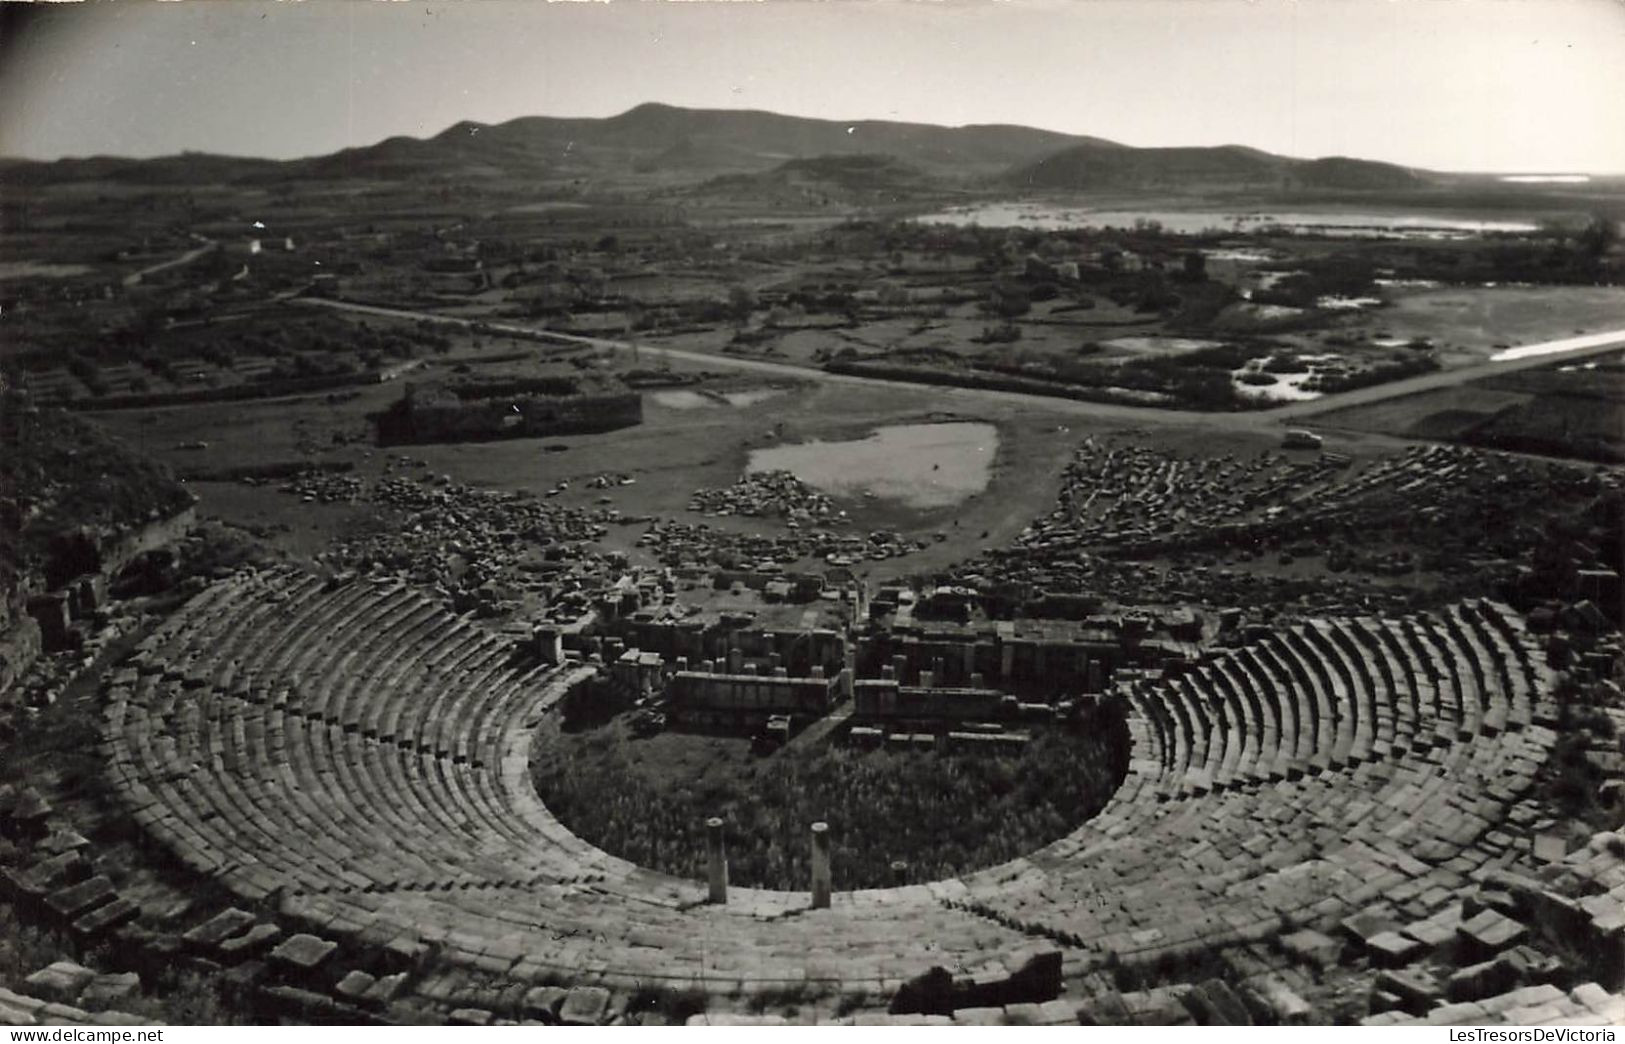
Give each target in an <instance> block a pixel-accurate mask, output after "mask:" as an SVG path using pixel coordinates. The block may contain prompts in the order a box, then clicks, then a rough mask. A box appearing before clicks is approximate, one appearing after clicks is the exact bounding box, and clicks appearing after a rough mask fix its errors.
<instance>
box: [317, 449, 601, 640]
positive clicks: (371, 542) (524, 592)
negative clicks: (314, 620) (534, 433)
mask: <svg viewBox="0 0 1625 1044" xmlns="http://www.w3.org/2000/svg"><path fill="white" fill-rule="evenodd" d="M365 499H366V500H367V501H369V502H371V503H375V504H383V505H387V506H389V507H392V508H395V509H397V510H398V511H399V512H400V513H401V514H400V518H399V519H398V521H397V522H395V523H394V524H392V525H389V526H386V527H381V528H379V529H376V530H373V531H370V532H364V533H359V534H354V535H351V536H348V537H344V538H341V539H339V540H337V541H335V543H334V545H333V547H332V548H331V549H330V550H329V551H327V552H326V553H325V554H324V555H323V556H322V560H323V561H324V562H325V563H326V564H328V565H329V566H330V567H333V568H338V569H356V570H361V571H365V572H374V573H380V572H381V573H387V574H391V575H395V576H400V577H402V578H404V579H408V580H411V581H412V582H413V583H416V584H419V585H421V586H423V587H424V588H426V589H428V590H431V591H436V592H437V593H439V594H441V595H442V596H443V597H445V598H446V599H447V600H448V601H449V602H450V603H451V604H452V605H453V607H454V608H456V609H458V610H459V611H468V610H470V609H476V610H479V611H481V612H482V613H485V614H489V615H498V614H501V613H504V612H508V611H511V610H513V609H514V608H516V607H518V606H519V605H521V604H524V605H528V606H529V607H531V608H537V607H540V606H546V605H553V604H558V603H561V600H564V599H565V596H566V595H567V594H569V593H571V592H575V591H578V590H580V589H582V588H587V587H592V586H596V585H599V584H601V583H602V582H605V581H607V580H608V579H609V578H610V577H611V574H612V571H613V567H612V563H611V560H610V557H609V556H607V555H605V554H603V553H601V552H599V551H597V550H595V549H594V548H593V547H592V544H593V542H594V541H597V540H598V539H599V538H601V537H603V536H604V534H605V533H606V532H608V527H609V524H610V523H611V522H614V521H618V518H616V517H615V516H614V514H613V513H612V512H608V511H583V510H580V509H577V508H566V507H559V506H555V505H552V504H548V503H545V502H543V501H540V500H538V499H536V498H535V497H533V496H531V495H529V494H527V493H522V492H498V491H493V490H486V489H480V488H477V487H473V486H463V485H457V484H452V485H446V486H441V485H432V484H426V483H424V482H421V481H414V480H412V479H409V478H404V477H400V476H393V477H390V478H385V479H383V480H382V481H380V482H378V483H377V484H376V485H374V486H373V487H372V488H371V489H370V490H368V491H367V492H366V494H365Z"/></svg>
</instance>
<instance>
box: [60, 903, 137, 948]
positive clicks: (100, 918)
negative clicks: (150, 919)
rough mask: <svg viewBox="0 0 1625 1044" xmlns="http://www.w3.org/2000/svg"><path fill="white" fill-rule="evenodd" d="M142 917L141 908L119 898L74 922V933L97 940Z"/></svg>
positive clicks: (83, 937)
mask: <svg viewBox="0 0 1625 1044" xmlns="http://www.w3.org/2000/svg"><path fill="white" fill-rule="evenodd" d="M140 915H141V907H140V906H138V905H137V904H135V903H134V902H132V901H130V900H129V899H126V898H124V897H123V896H119V897H118V898H117V899H114V900H113V901H112V902H110V903H107V904H106V905H104V906H98V907H97V908H96V909H94V910H92V911H90V912H89V913H87V914H85V915H83V916H81V917H79V918H78V919H76V920H75V921H74V922H73V933H74V934H75V935H77V936H78V937H79V938H81V939H96V938H99V937H101V936H103V935H106V934H107V933H109V932H113V931H117V930H118V929H120V928H122V927H124V926H125V925H127V924H129V923H131V922H132V921H134V920H135V919H136V918H137V917H139V916H140Z"/></svg>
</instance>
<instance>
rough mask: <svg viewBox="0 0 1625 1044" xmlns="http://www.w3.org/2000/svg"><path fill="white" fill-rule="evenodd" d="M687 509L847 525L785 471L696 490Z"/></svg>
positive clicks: (828, 502)
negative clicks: (719, 486)
mask: <svg viewBox="0 0 1625 1044" xmlns="http://www.w3.org/2000/svg"><path fill="white" fill-rule="evenodd" d="M688 509H689V510H690V511H703V512H706V513H708V514H714V515H723V516H726V515H746V516H750V517H753V518H755V517H778V518H787V519H790V520H791V521H792V522H796V523H801V522H808V521H817V522H822V523H825V524H827V525H836V526H840V525H846V524H847V519H846V513H845V512H844V511H840V510H838V509H837V508H836V507H835V504H834V502H833V501H832V500H830V498H829V497H828V496H827V495H825V494H823V493H820V492H818V491H817V490H816V489H814V488H813V487H811V486H809V485H807V483H805V482H803V481H801V480H800V479H798V478H796V477H795V476H794V475H792V474H791V473H790V472H788V471H754V472H751V473H750V474H749V475H746V476H745V477H744V478H742V479H740V480H739V481H738V482H735V483H734V484H733V485H731V486H727V487H724V488H722V489H700V490H696V491H695V492H694V496H693V497H691V498H690V499H689V502H688Z"/></svg>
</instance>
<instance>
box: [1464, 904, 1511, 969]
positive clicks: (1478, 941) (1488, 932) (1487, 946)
mask: <svg viewBox="0 0 1625 1044" xmlns="http://www.w3.org/2000/svg"><path fill="white" fill-rule="evenodd" d="M1528 934H1529V929H1527V928H1525V927H1524V926H1523V925H1521V924H1519V923H1518V922H1517V921H1514V920H1513V919H1512V918H1510V917H1507V916H1506V915H1504V914H1501V913H1497V912H1496V911H1494V910H1489V909H1485V910H1480V911H1479V912H1478V913H1477V914H1476V915H1474V916H1473V917H1471V918H1469V919H1468V920H1466V921H1463V922H1462V923H1461V925H1460V926H1459V927H1458V928H1457V929H1456V937H1457V938H1458V939H1460V940H1461V944H1462V949H1463V952H1464V954H1465V955H1466V956H1467V957H1468V959H1473V958H1490V957H1494V956H1495V955H1496V954H1498V953H1500V952H1501V951H1502V950H1505V949H1507V948H1509V947H1511V946H1514V945H1516V944H1517V943H1520V942H1522V941H1523V940H1524V938H1525V937H1526V936H1527V935H1528Z"/></svg>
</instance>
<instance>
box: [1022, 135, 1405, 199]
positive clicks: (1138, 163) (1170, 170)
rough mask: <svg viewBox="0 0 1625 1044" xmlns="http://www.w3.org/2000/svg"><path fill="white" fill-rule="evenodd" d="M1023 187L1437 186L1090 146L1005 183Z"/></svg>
mask: <svg viewBox="0 0 1625 1044" xmlns="http://www.w3.org/2000/svg"><path fill="white" fill-rule="evenodd" d="M1000 180H1001V181H1002V182H1003V183H1004V184H1006V185H1009V186H1012V187H1018V188H1037V189H1048V190H1069V189H1093V190H1135V189H1142V190H1167V189H1175V190H1177V189H1190V190H1223V189H1259V190H1271V189H1303V188H1313V189H1333V190H1353V191H1362V190H1373V191H1374V190H1391V189H1405V188H1421V187H1424V186H1426V185H1428V184H1431V183H1432V181H1433V179H1432V178H1431V177H1427V176H1424V175H1422V174H1419V173H1417V172H1415V171H1412V170H1409V169H1407V168H1405V167H1398V166H1394V165H1393V164H1390V163H1377V162H1374V161H1371V160H1357V159H1346V158H1343V157H1332V158H1329V159H1315V160H1302V159H1293V158H1291V157H1287V156H1277V155H1275V154H1273V153H1269V152H1262V151H1260V150H1258V149H1250V148H1245V147H1243V146H1240V145H1219V146H1213V147H1184V148H1146V149H1142V148H1134V147H1133V146H1129V145H1118V144H1115V143H1112V142H1089V143H1086V144H1081V145H1073V146H1071V147H1069V148H1065V149H1061V150H1060V151H1058V152H1054V153H1051V154H1050V155H1048V156H1044V157H1041V158H1039V159H1037V160H1034V161H1032V162H1030V163H1026V164H1021V165H1018V166H1017V167H1015V168H1014V169H1012V170H1011V171H1009V172H1008V173H1007V174H1006V175H1004V177H1003V178H1002V179H1000Z"/></svg>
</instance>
